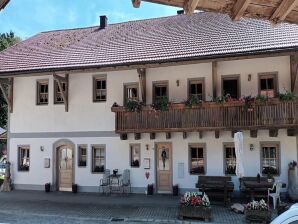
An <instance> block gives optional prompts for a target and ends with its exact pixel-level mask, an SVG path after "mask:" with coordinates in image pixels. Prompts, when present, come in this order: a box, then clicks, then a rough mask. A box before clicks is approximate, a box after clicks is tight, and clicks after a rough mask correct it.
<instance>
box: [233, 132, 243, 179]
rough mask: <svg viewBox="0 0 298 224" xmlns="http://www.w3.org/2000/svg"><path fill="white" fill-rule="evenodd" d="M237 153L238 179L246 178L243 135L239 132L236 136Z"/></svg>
mask: <svg viewBox="0 0 298 224" xmlns="http://www.w3.org/2000/svg"><path fill="white" fill-rule="evenodd" d="M234 143H235V153H236V175H237V177H238V178H241V177H243V176H244V168H243V134H242V132H237V133H235V134H234Z"/></svg>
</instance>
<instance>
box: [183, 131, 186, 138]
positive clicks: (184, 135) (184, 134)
mask: <svg viewBox="0 0 298 224" xmlns="http://www.w3.org/2000/svg"><path fill="white" fill-rule="evenodd" d="M182 135H183V139H187V132H186V131H184V132H182Z"/></svg>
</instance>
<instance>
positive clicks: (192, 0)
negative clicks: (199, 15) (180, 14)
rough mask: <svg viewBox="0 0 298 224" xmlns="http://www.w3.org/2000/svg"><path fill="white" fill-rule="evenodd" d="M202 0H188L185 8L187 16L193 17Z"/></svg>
mask: <svg viewBox="0 0 298 224" xmlns="http://www.w3.org/2000/svg"><path fill="white" fill-rule="evenodd" d="M199 1H201V0H186V1H185V3H184V6H183V9H184V11H185V12H186V14H187V15H189V16H190V15H192V14H193V12H194V11H195V9H196V8H197V5H198V4H199Z"/></svg>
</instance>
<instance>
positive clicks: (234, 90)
mask: <svg viewBox="0 0 298 224" xmlns="http://www.w3.org/2000/svg"><path fill="white" fill-rule="evenodd" d="M222 94H223V96H226V95H230V97H231V98H233V99H239V97H240V85H239V77H238V76H228V77H223V78H222Z"/></svg>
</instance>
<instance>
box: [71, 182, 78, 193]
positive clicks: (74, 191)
mask: <svg viewBox="0 0 298 224" xmlns="http://www.w3.org/2000/svg"><path fill="white" fill-rule="evenodd" d="M77 192H78V185H77V184H72V193H74V194H76V193H77Z"/></svg>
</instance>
